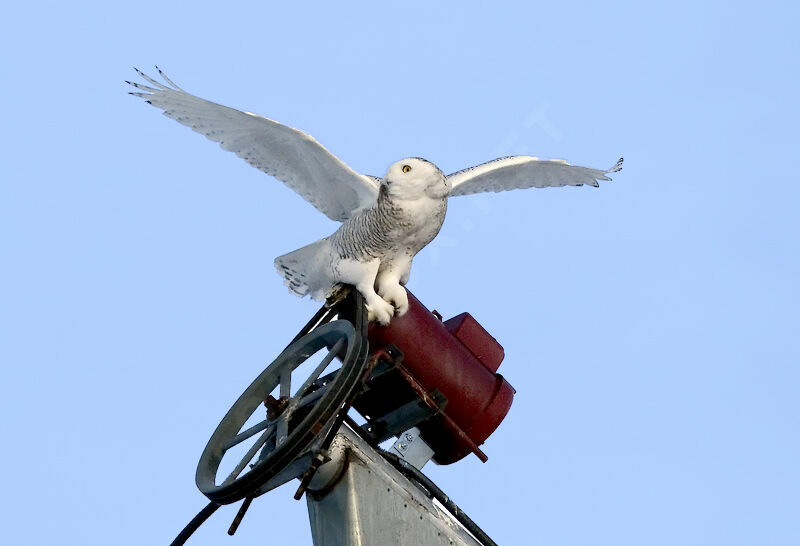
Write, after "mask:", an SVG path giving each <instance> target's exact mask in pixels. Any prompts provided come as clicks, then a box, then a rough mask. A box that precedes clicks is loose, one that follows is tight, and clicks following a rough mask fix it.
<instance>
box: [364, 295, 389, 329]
mask: <svg viewBox="0 0 800 546" xmlns="http://www.w3.org/2000/svg"><path fill="white" fill-rule="evenodd" d="M373 296H374V297H371V298H367V317H368V318H369V320H370V322H371V321H376V322H379V323H381V324H382V325H383V326H386V325H387V324H389V321H390V320H392V315H394V307H393V306H392V304H391V303H388V302H386V301H384V300H383V299H382V298H381V297H380V296H378V295H377V294H375V293H374V292H373Z"/></svg>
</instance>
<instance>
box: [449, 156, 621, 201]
mask: <svg viewBox="0 0 800 546" xmlns="http://www.w3.org/2000/svg"><path fill="white" fill-rule="evenodd" d="M621 169H622V158H619V160H618V161H617V162H616V163H615V164H614V166H613V167H611V168H610V169H608V170H599V169H590V168H588V167H578V166H576V165H570V164H569V163H567V162H566V161H564V160H563V159H549V160H546V159H538V158H536V157H528V156H511V157H503V158H500V159H495V160H494V161H489V162H488V163H483V164H481V165H477V166H475V167H470V168H469V169H464V170H463V171H458V172H455V173H453V174H450V175H448V176H447V180H448V182H450V187H451V188H452V191H451V192H450V195H451V196H454V195H469V194H471V193H480V192H500V191H506V190H514V189H523V188H546V187H550V186H582V185H584V184H588V185H590V186H595V187H597V186H599V184H598V183H597V181H598V180H611V179H610V178H609V177H608V176H606V175H607V174H609V173H615V172H617V171H620V170H621Z"/></svg>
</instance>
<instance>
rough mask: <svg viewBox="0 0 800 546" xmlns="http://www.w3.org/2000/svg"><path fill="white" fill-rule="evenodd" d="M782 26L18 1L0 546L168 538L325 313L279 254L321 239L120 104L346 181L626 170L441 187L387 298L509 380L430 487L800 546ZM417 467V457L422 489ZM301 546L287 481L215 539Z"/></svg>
mask: <svg viewBox="0 0 800 546" xmlns="http://www.w3.org/2000/svg"><path fill="white" fill-rule="evenodd" d="M798 15H799V13H798V8H797V7H796V5H795V4H793V3H789V2H774V3H773V2H762V3H758V4H744V3H736V2H734V3H731V2H699V3H698V2H677V3H676V2H673V3H670V4H668V5H663V6H653V5H649V4H647V3H642V2H635V3H627V2H615V3H611V4H609V3H603V4H599V3H587V2H558V3H550V4H547V5H539V4H536V3H527V2H518V3H498V4H496V5H493V6H491V7H489V6H487V5H485V4H484V3H464V2H459V3H449V4H437V5H436V6H430V5H428V4H427V3H423V2H404V3H384V4H381V5H380V6H376V5H373V4H367V3H364V4H336V5H329V4H326V5H316V4H313V3H302V2H296V3H292V4H291V5H289V4H288V3H264V2H260V3H239V4H235V5H231V6H223V5H222V4H220V3H203V2H192V3H183V4H181V3H172V4H169V5H163V4H162V3H155V2H138V3H125V4H121V5H114V4H109V3H91V2H78V3H67V4H65V3H55V2H51V3H47V2H43V3H36V4H27V5H24V6H23V4H15V5H13V6H9V7H8V8H6V9H5V10H4V17H3V22H2V24H1V25H2V32H0V51H2V53H0V83H1V84H2V86H1V87H0V89H2V90H1V91H0V97H2V99H3V105H4V106H3V108H2V109H0V127H2V128H3V131H0V150H2V152H0V158H2V161H0V256H2V268H0V362H1V363H2V373H3V381H2V387H1V389H2V396H1V397H0V411H2V413H3V415H4V416H5V418H4V419H3V425H2V433H3V437H4V440H3V447H4V449H3V450H2V454H1V455H0V462H1V463H2V466H3V468H4V470H5V475H6V478H5V481H4V483H5V486H6V494H5V495H4V497H5V498H4V500H3V501H2V504H3V509H2V510H0V514H2V515H0V518H2V521H3V522H4V523H3V525H2V526H0V529H1V530H0V541H2V542H3V543H4V544H20V543H29V544H48V543H53V542H56V541H58V542H61V543H70V544H111V543H113V544H136V545H139V544H164V543H167V542H169V540H171V539H172V537H173V536H174V535H175V533H177V531H178V530H179V529H180V528H181V527H182V526H183V525H184V524H185V523H186V522H187V521H188V519H189V518H190V517H191V516H192V515H193V514H194V513H195V512H196V511H197V510H198V509H199V508H200V507H201V506H202V505H203V497H202V496H201V494H200V493H199V492H198V491H197V490H196V489H195V487H194V483H193V475H194V468H195V464H196V462H197V458H198V457H199V455H200V452H201V450H202V448H203V446H204V445H205V442H206V440H207V439H208V437H209V435H210V434H211V432H212V431H213V428H214V427H215V426H216V423H217V422H218V421H219V419H220V418H221V417H222V415H223V414H224V412H225V411H226V410H227V408H228V407H229V405H230V404H231V402H232V401H233V400H234V399H235V397H236V396H237V395H238V394H239V392H241V391H242V390H243V389H244V388H245V386H246V385H247V384H248V383H249V382H250V381H251V380H252V378H254V377H255V376H256V375H257V373H258V372H259V371H260V369H261V368H262V367H263V365H264V364H266V363H267V362H269V361H270V360H271V359H272V358H273V357H274V356H275V355H276V354H277V353H278V352H279V350H280V349H281V348H282V347H283V345H284V344H285V343H286V342H287V341H288V340H289V339H291V337H292V336H293V335H294V333H295V331H296V330H297V329H298V327H299V326H301V325H302V323H303V322H304V321H305V320H306V318H307V317H308V316H310V315H311V314H312V313H313V312H314V311H315V309H316V304H314V303H313V302H310V301H308V300H300V299H297V298H296V297H294V296H292V295H291V294H289V293H288V292H287V291H286V289H285V288H284V286H283V284H282V282H281V280H280V278H279V277H278V276H277V275H276V274H275V272H274V270H273V266H272V260H273V258H274V257H275V256H277V255H279V254H283V253H285V252H288V251H290V250H293V249H294V248H297V247H299V246H301V245H304V244H307V243H308V242H311V241H313V240H316V239H318V238H320V237H322V236H325V235H327V234H329V233H331V232H332V231H333V230H334V229H335V227H336V226H335V224H334V223H332V222H331V221H329V220H328V219H326V218H325V217H324V216H322V215H321V214H319V213H318V212H317V211H316V210H315V209H313V207H311V206H310V205H308V204H307V203H305V202H303V200H302V199H301V198H299V197H298V196H296V195H295V194H293V193H292V192H291V191H290V190H288V189H286V188H285V187H283V186H282V185H281V184H280V183H278V182H277V181H275V180H273V179H271V178H269V177H267V176H266V175H264V174H263V173H261V172H259V171H256V170H255V169H252V168H251V167H249V166H248V165H246V164H245V163H244V162H243V161H241V160H239V159H238V158H236V157H235V156H233V155H232V154H229V153H226V152H223V151H222V150H220V149H219V148H218V147H217V146H216V145H215V144H213V143H211V142H208V141H206V140H205V139H204V138H202V137H201V136H199V135H197V134H194V133H192V132H191V131H189V130H188V129H186V128H185V127H182V126H180V125H178V124H177V123H175V122H174V121H172V120H169V119H167V118H165V117H163V116H161V115H159V113H158V111H157V110H155V109H153V108H150V107H148V106H147V105H146V104H142V103H141V101H139V100H137V99H135V98H133V97H130V96H128V95H127V94H126V92H127V91H128V89H127V86H126V85H125V84H124V83H123V80H126V79H132V78H133V77H135V74H134V73H133V71H132V69H131V67H132V66H138V67H140V68H142V69H145V70H150V71H152V68H151V67H152V66H153V65H154V64H158V65H159V66H160V67H162V68H163V69H164V70H165V71H166V72H167V74H169V76H170V77H171V78H172V79H173V80H174V81H176V82H177V83H178V84H179V85H181V86H182V87H183V88H184V89H186V90H187V91H190V92H193V93H195V94H197V95H199V96H201V97H204V98H207V99H211V100H215V101H217V102H221V103H223V104H226V105H229V106H233V107H237V108H241V109H244V110H249V111H253V112H256V113H259V114H262V115H265V116H268V117H270V118H273V119H276V120H278V121H281V122H284V123H287V124H289V125H292V126H294V127H298V128H301V129H303V130H305V131H307V132H309V133H311V134H312V135H314V136H315V137H316V138H317V139H318V140H319V141H320V142H322V144H323V145H325V146H326V147H327V148H328V149H329V150H330V151H332V152H333V153H335V154H336V155H337V156H338V157H340V158H341V159H342V160H343V161H345V162H346V163H348V164H349V165H350V166H352V167H353V168H354V169H356V170H358V171H360V172H364V173H369V174H375V175H381V174H383V172H385V169H386V168H387V167H388V165H389V164H391V163H392V162H394V161H396V160H398V159H400V158H403V157H406V156H409V155H416V156H422V157H425V158H427V159H429V160H431V161H433V162H435V163H436V164H438V165H439V166H440V167H441V168H442V169H443V170H444V171H445V172H452V171H455V170H458V169H461V168H464V167H467V166H470V165H474V164H477V163H481V162H483V161H486V160H489V159H492V158H494V157H497V156H502V155H509V154H526V155H537V156H540V157H555V158H565V159H567V160H569V161H571V162H573V163H576V164H581V165H586V166H592V167H598V168H605V167H608V166H611V165H612V164H613V163H614V161H615V160H616V158H617V157H619V156H624V157H625V169H624V170H623V171H622V172H621V173H619V174H618V175H616V176H615V177H614V181H613V182H609V183H605V184H603V185H602V186H601V187H600V188H599V189H593V188H586V187H583V188H562V189H547V190H527V191H516V192H510V193H506V194H497V195H495V194H490V195H480V196H472V197H459V198H456V199H453V200H452V201H451V203H450V208H449V211H448V218H447V220H446V222H445V226H444V228H443V230H442V232H441V234H440V236H439V237H438V238H437V239H436V240H435V241H434V242H433V243H432V244H431V245H430V246H429V247H428V248H426V249H425V250H423V252H422V253H421V254H420V255H419V257H418V258H417V260H416V261H415V266H414V270H413V273H412V277H411V281H410V283H409V288H410V289H411V290H412V291H413V292H414V293H415V294H416V295H417V296H418V297H419V298H420V299H421V300H422V301H423V302H424V303H426V304H427V305H428V306H429V307H432V308H436V309H438V310H439V311H441V312H442V314H443V315H445V317H448V316H452V315H455V314H457V313H460V312H462V311H469V312H471V313H472V314H473V315H474V316H475V317H476V318H478V320H479V321H481V322H482V323H483V324H484V326H485V327H486V328H487V329H488V330H489V331H490V332H491V333H492V334H493V335H494V336H495V337H496V338H497V339H498V340H499V341H500V342H501V343H502V344H503V345H504V346H505V350H506V360H505V362H504V363H503V365H502V367H501V371H502V372H503V374H504V375H505V377H506V378H507V379H508V380H509V381H510V382H511V384H512V385H514V387H516V389H517V396H516V399H515V402H514V405H513V407H512V410H511V413H510V414H509V416H508V418H507V419H506V421H505V422H504V423H503V424H502V425H501V427H500V429H499V430H498V431H497V432H496V433H495V434H494V435H493V436H492V437H491V438H490V439H489V441H488V442H487V443H486V444H485V445H484V446H483V449H484V451H485V452H486V454H487V455H488V456H489V462H488V463H486V464H482V463H480V462H479V461H478V460H477V459H476V458H474V457H472V458H468V459H465V460H464V461H462V462H460V463H458V464H456V465H453V466H447V467H433V468H431V469H430V470H429V474H430V476H431V477H432V478H433V479H434V480H435V481H436V482H437V483H438V484H439V485H440V486H441V487H442V488H443V489H444V490H445V491H447V492H448V493H449V494H450V495H451V496H452V498H453V499H454V500H455V501H456V502H457V503H458V504H459V505H460V506H462V508H464V509H465V510H466V511H467V513H469V514H470V516H471V517H472V518H473V519H474V520H475V521H477V522H478V523H479V524H481V525H482V526H483V527H484V529H485V530H486V531H487V532H488V533H489V534H490V535H491V536H493V537H494V538H495V540H497V542H499V543H500V544H548V545H550V546H553V545H601V544H608V545H611V544H613V545H615V546H618V545H624V544H631V545H634V544H635V545H639V544H649V545H660V544H664V545H667V544H669V545H674V544H682V545H707V544H726V545H737V544H742V545H745V544H746V545H751V544H761V545H783V544H787V545H788V544H797V543H800V527H798V525H797V514H798V513H800V498H799V497H800V493H798V491H800V467H798V464H797V461H798V460H800V434H798V427H799V425H800V419H799V418H798V416H800V402H798V396H797V386H798V384H799V383H800V372H798V362H800V348H799V347H798V334H797V332H798V331H800V320H799V319H800V316H799V314H800V312H798V306H799V304H800V297H799V296H800V294H799V293H798V290H799V289H798V282H797V281H798V278H799V277H800V243H799V242H798V241H799V240H800V237H798V233H799V231H800V229H799V228H800V222H799V221H798V208H800V207H798V205H800V190H798V183H797V174H796V169H795V166H794V163H795V161H796V157H797V151H796V150H797V144H798V138H797V132H796V131H797V126H798V122H799V121H800V119H798V118H800V116H799V115H798V107H797V99H796V98H797V97H798V96H800V79H799V78H798V74H800V70H798V68H800V67H799V66H798V64H800V62H799V61H798V55H797V52H798V50H800V49H799V48H798V46H800V43H798V41H799V40H798V38H797V34H796V28H795V27H796V22H797V20H798ZM426 469H427V468H426ZM233 512H234V510H233V509H230V508H229V509H227V510H224V511H221V512H218V515H217V516H215V518H214V519H213V520H212V521H211V522H210V523H209V524H208V525H207V526H206V527H204V528H203V529H201V531H200V532H199V533H198V535H197V536H196V538H195V540H193V541H192V542H191V544H197V545H201V544H218V543H230V544H234V543H235V544H256V543H263V541H264V540H268V541H269V542H277V541H280V540H294V541H296V542H295V543H297V544H310V534H309V531H308V524H307V516H306V511H305V505H304V504H303V503H296V502H295V501H293V500H291V492H290V491H288V490H284V489H281V490H278V491H276V492H273V493H271V494H270V495H266V496H264V497H262V498H260V499H259V500H258V501H257V502H256V503H255V504H254V506H253V507H252V508H251V511H250V515H249V516H248V518H247V519H246V520H245V522H244V524H243V525H242V527H241V529H240V531H239V533H238V534H237V536H236V537H235V538H234V539H229V538H227V536H225V534H224V529H225V528H227V525H228V524H229V522H230V519H231V518H232V517H233Z"/></svg>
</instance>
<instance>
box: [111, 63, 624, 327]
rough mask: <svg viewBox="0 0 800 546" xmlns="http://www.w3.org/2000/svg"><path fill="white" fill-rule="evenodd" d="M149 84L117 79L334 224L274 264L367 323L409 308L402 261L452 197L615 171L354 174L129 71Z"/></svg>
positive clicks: (290, 132)
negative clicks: (353, 309)
mask: <svg viewBox="0 0 800 546" xmlns="http://www.w3.org/2000/svg"><path fill="white" fill-rule="evenodd" d="M134 70H136V72H137V73H138V74H139V75H140V76H141V77H142V78H144V79H145V80H147V82H149V84H150V85H152V86H153V87H150V86H149V85H143V84H140V83H135V82H126V83H129V84H130V85H132V86H133V87H135V88H136V89H137V91H134V92H131V94H132V95H135V96H137V97H142V98H143V99H145V101H146V102H148V103H149V104H152V105H153V106H155V107H157V108H160V109H162V110H163V111H164V115H166V116H168V117H170V118H172V119H174V120H176V121H177V122H179V123H181V124H183V125H186V126H187V127H191V128H192V129H193V130H194V131H197V132H198V133H201V134H203V135H205V136H206V137H208V138H209V139H211V140H213V141H216V142H219V143H220V146H221V147H222V148H223V149H224V150H228V151H231V152H234V153H235V154H236V155H238V156H239V157H241V158H242V159H244V160H245V161H247V162H248V163H249V164H250V165H252V166H254V167H256V168H258V169H260V170H262V171H264V172H266V173H267V174H269V175H272V176H274V177H275V178H277V179H278V180H281V181H282V182H284V183H285V184H286V185H287V186H289V187H290V188H292V189H293V190H294V191H296V192H297V193H299V194H300V195H301V196H302V197H304V198H305V199H307V200H308V201H309V202H310V203H311V204H312V205H314V206H315V207H316V208H317V209H318V210H319V211H320V212H322V213H323V214H325V215H326V216H328V217H329V218H331V219H332V220H335V221H338V222H341V223H342V224H341V226H339V229H337V230H336V231H335V232H334V233H333V234H332V235H330V236H329V237H325V238H324V239H320V240H319V241H317V242H315V243H312V244H310V245H308V246H305V247H303V248H300V249H298V250H295V251H294V252H290V253H289V254H285V255H283V256H279V257H278V258H276V259H275V267H276V268H277V269H278V272H279V273H280V274H281V275H282V276H283V277H284V279H285V281H286V285H287V286H288V287H289V289H290V290H291V291H292V292H294V293H295V294H297V295H299V296H306V295H309V296H311V297H312V298H313V299H317V300H321V299H324V298H325V297H326V296H328V295H329V294H330V293H331V291H332V290H333V289H334V288H335V287H336V286H337V285H339V284H341V283H344V284H350V285H353V286H355V287H356V289H357V290H358V291H359V292H361V293H362V294H363V295H364V298H365V300H366V305H367V310H368V312H369V318H370V320H375V321H378V322H379V323H381V324H384V325H385V324H388V323H389V321H390V320H391V318H392V316H394V315H397V316H401V315H403V314H404V313H405V312H406V311H407V310H408V297H407V295H406V291H405V289H404V288H403V286H405V284H406V282H408V277H409V274H410V272H411V262H412V260H413V259H414V256H415V255H416V254H417V252H419V251H420V250H422V248H423V247H424V246H425V245H427V244H428V243H430V242H431V241H432V240H433V238H434V237H436V235H437V234H438V233H439V230H440V229H441V227H442V223H443V222H444V217H445V213H446V211H447V199H448V197H451V196H454V195H467V194H471V193H478V192H489V191H492V192H498V191H505V190H512V189H516V188H531V187H535V188H544V187H548V186H581V185H583V184H589V185H591V186H597V185H598V183H597V181H598V180H610V178H608V176H606V175H607V174H609V173H612V172H616V171H619V170H620V169H621V168H622V159H621V158H620V159H619V161H617V163H616V164H615V165H614V166H613V167H611V168H610V169H608V170H598V169H589V168H586V167H578V166H574V165H570V164H569V163H567V162H566V161H563V160H558V159H556V160H540V159H538V158H535V157H527V156H514V157H504V158H501V159H495V160H494V161H489V162H488V163H483V164H481V165H477V166H475V167H471V168H469V169H465V170H462V171H458V172H456V173H453V174H449V175H445V174H444V173H443V172H442V171H441V170H439V168H438V167H436V165H434V164H433V163H431V162H429V161H426V160H425V159H421V158H416V157H412V158H407V159H403V160H401V161H398V162H396V163H394V164H393V165H391V166H390V167H389V170H388V171H387V172H386V175H384V177H383V178H377V177H373V176H367V175H363V174H359V173H357V172H355V171H354V170H352V169H351V168H350V167H348V166H347V165H345V164H344V163H343V162H342V161H340V160H339V159H338V158H336V157H335V156H334V155H332V154H331V153H330V152H328V151H327V150H326V149H325V148H323V147H322V146H321V145H320V144H319V143H318V142H317V141H316V140H314V138H312V137H311V136H310V135H308V134H306V133H303V132H302V131H299V130H297V129H293V128H291V127H288V126H286V125H282V124H280V123H278V122H276V121H272V120H270V119H267V118H263V117H261V116H257V115H255V114H251V113H249V112H242V111H239V110H235V109H233V108H228V107H227V106H222V105H220V104H216V103H213V102H210V101H207V100H204V99H201V98H199V97H195V96H194V95H191V94H190V93H187V92H185V91H183V90H182V89H181V88H180V87H178V86H177V85H175V84H174V83H173V82H172V81H171V80H170V79H169V78H168V77H167V76H166V75H165V74H164V73H163V72H162V71H161V70H160V69H158V67H156V70H158V73H159V74H160V75H161V77H162V78H163V80H164V83H160V82H158V81H156V80H155V79H153V78H151V77H149V76H147V75H146V74H144V73H143V72H141V71H140V70H138V69H134Z"/></svg>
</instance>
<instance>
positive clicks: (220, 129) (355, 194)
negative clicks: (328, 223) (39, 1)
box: [127, 67, 378, 222]
mask: <svg viewBox="0 0 800 546" xmlns="http://www.w3.org/2000/svg"><path fill="white" fill-rule="evenodd" d="M156 69H157V70H158V73H159V74H160V75H161V77H162V78H163V79H164V82H165V83H166V84H164V83H160V82H158V81H156V80H154V79H153V78H151V77H149V76H147V75H146V74H144V73H143V72H141V71H139V70H138V69H134V70H136V72H137V73H138V74H139V75H140V76H141V77H142V78H144V79H145V80H147V81H148V82H149V83H150V84H152V85H153V86H154V87H150V86H147V85H143V84H140V83H135V82H127V83H129V84H130V85H132V86H133V87H135V88H136V89H137V90H138V91H136V92H132V93H131V94H132V95H135V96H137V97H141V98H143V99H144V100H145V101H146V102H147V103H149V104H152V105H153V106H155V107H157V108H160V109H161V110H163V111H164V115H165V116H167V117H170V118H172V119H174V120H175V121H177V122H178V123H180V124H182V125H186V126H187V127H190V128H191V129H192V130H194V131H196V132H198V133H200V134H202V135H205V136H206V137H208V138H209V139H210V140H213V141H215V142H219V144H220V146H221V147H222V149H223V150H228V151H230V152H233V153H235V154H236V155H238V156H239V157H241V158H242V159H244V160H245V161H247V162H248V163H249V164H250V165H252V166H253V167H255V168H257V169H259V170H262V171H264V172H265V173H267V174H269V175H272V176H274V177H275V178H277V179H278V180H280V181H282V182H283V183H285V184H286V185H287V186H289V187H290V188H292V189H293V190H294V191H296V192H297V193H299V194H300V196H302V197H303V198H304V199H306V200H307V201H309V202H310V203H311V204H312V205H314V206H315V207H316V208H317V209H318V210H319V211H320V212H322V213H323V214H325V215H326V216H327V217H328V218H330V219H331V220H336V221H339V222H342V221H344V220H346V219H347V218H349V217H350V216H351V215H352V213H353V212H354V211H355V210H357V209H360V208H362V207H365V206H368V205H370V204H372V203H374V202H375V200H376V199H377V196H378V183H377V182H376V179H375V178H374V177H371V176H365V175H362V174H359V173H357V172H355V171H354V170H353V169H351V168H350V167H348V166H347V165H345V164H344V163H343V162H342V161H341V160H339V159H338V158H337V157H336V156H334V155H333V154H331V153H330V152H329V151H328V150H326V149H325V148H324V147H323V146H322V145H321V144H320V143H319V142H317V141H316V140H315V139H314V138H313V137H312V136H311V135H308V134H306V133H304V132H302V131H299V130H297V129H293V128H292V127H288V126H286V125H282V124H280V123H278V122H276V121H272V120H271V119H267V118H264V117H261V116H257V115H255V114H251V113H249V112H242V111H240V110H235V109H233V108H228V107H227V106H222V105H221V104H216V103H214V102H210V101H207V100H204V99H201V98H199V97H195V96H194V95H192V94H190V93H187V92H186V91H183V90H182V89H181V88H180V87H178V86H177V85H175V84H174V83H173V82H172V81H171V80H170V79H169V78H167V76H166V75H165V74H164V73H163V72H161V70H160V69H158V67H156Z"/></svg>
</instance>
